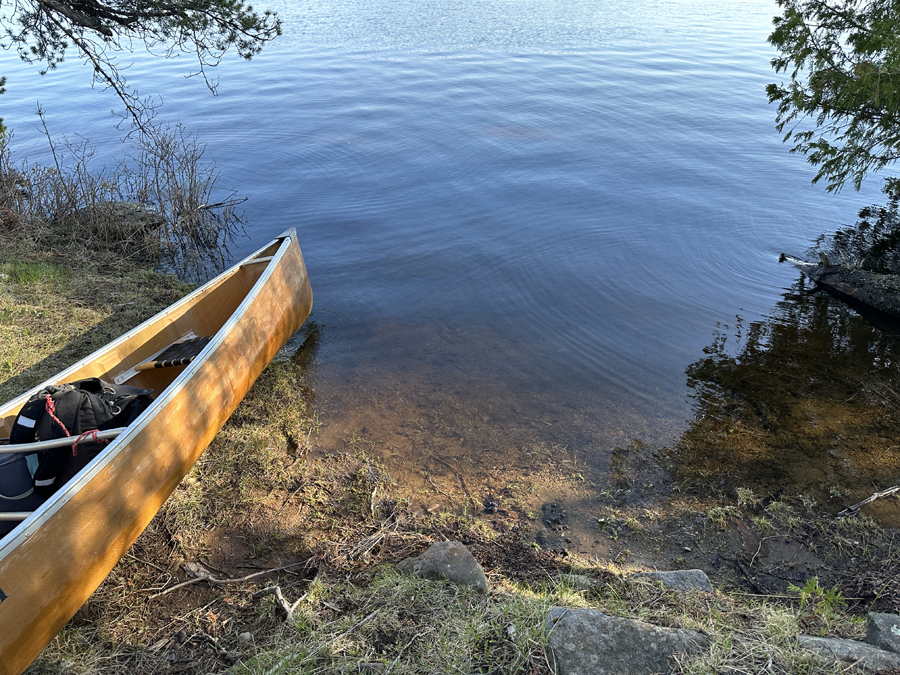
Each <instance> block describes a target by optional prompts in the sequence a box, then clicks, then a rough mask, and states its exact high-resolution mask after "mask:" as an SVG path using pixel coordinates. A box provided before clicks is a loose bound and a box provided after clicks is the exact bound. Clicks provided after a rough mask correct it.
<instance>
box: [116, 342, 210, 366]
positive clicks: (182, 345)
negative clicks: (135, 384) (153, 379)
mask: <svg viewBox="0 0 900 675" xmlns="http://www.w3.org/2000/svg"><path fill="white" fill-rule="evenodd" d="M211 339H212V337H211V336H209V335H207V336H206V337H193V338H188V339H187V340H179V341H178V342H175V343H173V344H171V345H169V346H168V347H166V348H165V349H164V350H163V351H162V352H160V353H159V354H157V355H155V356H153V357H151V358H150V359H148V360H146V361H144V362H143V363H139V364H138V365H137V366H135V368H134V369H135V370H137V371H141V370H150V369H152V368H169V367H171V366H186V365H187V364H189V363H190V362H191V361H193V360H194V358H195V357H196V356H197V354H199V353H200V352H201V351H203V348H204V347H205V346H206V345H207V343H208V342H209V341H210V340H211Z"/></svg>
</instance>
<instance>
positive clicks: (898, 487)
mask: <svg viewBox="0 0 900 675" xmlns="http://www.w3.org/2000/svg"><path fill="white" fill-rule="evenodd" d="M898 491H900V485H895V486H893V487H889V488H888V489H887V490H882V491H881V492H876V493H875V494H873V495H872V496H870V497H866V498H865V499H863V500H862V501H861V502H859V503H858V504H854V505H853V506H848V507H847V508H846V509H844V510H843V511H841V512H840V513H838V518H840V517H841V516H849V515H850V514H853V513H856V512H857V511H859V510H860V509H861V508H862V507H864V506H865V505H866V504H869V503H871V502H874V501H875V500H876V499H881V498H882V497H889V496H891V495H892V494H894V493H895V492H898Z"/></svg>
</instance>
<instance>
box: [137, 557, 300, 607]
mask: <svg viewBox="0 0 900 675" xmlns="http://www.w3.org/2000/svg"><path fill="white" fill-rule="evenodd" d="M305 564H306V563H305V562H296V563H291V564H290V565H284V566H282V567H274V568H272V569H270V570H263V571H262V572H254V573H253V574H248V575H247V576H245V577H241V578H240V579H216V578H215V577H214V576H213V575H212V574H210V573H209V570H207V569H206V568H205V567H203V566H201V565H200V564H198V563H193V564H191V563H185V566H184V567H185V570H187V572H188V574H194V575H195V577H194V578H193V579H188V580H187V581H182V582H181V583H180V584H175V585H174V586H172V587H171V588H167V589H166V590H164V591H161V592H160V593H156V594H154V595H151V596H150V599H151V600H155V599H156V598H159V597H161V596H163V595H166V594H168V593H171V592H172V591H177V590H178V589H179V588H184V587H185V586H190V585H191V584H196V583H197V582H198V581H208V582H209V583H211V584H241V583H244V582H245V581H249V580H250V579H253V578H254V577H261V576H262V575H263V574H269V573H271V572H280V571H281V570H286V569H290V568H291V567H297V566H298V565H305Z"/></svg>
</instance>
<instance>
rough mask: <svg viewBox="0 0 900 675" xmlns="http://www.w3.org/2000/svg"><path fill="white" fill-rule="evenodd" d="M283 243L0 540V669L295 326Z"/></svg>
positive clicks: (14, 672) (44, 640)
mask: <svg viewBox="0 0 900 675" xmlns="http://www.w3.org/2000/svg"><path fill="white" fill-rule="evenodd" d="M288 244H290V245H285V246H283V247H281V248H279V249H278V256H277V260H273V261H272V262H270V263H269V264H268V266H267V269H266V271H265V272H264V273H263V275H262V276H261V277H260V279H259V280H258V281H257V282H256V283H255V284H254V286H253V289H252V291H251V293H249V294H248V295H247V297H245V298H244V300H243V301H242V302H241V304H240V306H239V307H238V310H236V311H235V313H234V314H233V315H232V316H231V317H230V318H229V319H228V321H227V322H226V323H225V325H223V326H222V327H221V329H220V330H219V331H218V332H217V333H216V335H215V336H214V338H213V340H212V341H211V344H210V346H208V347H207V349H206V350H204V353H203V354H201V356H200V357H198V358H197V359H196V360H195V362H194V363H192V364H191V365H190V366H188V367H187V368H186V369H185V370H184V371H183V372H182V373H181V374H180V375H179V376H178V377H177V378H176V379H175V381H174V382H172V383H171V384H170V385H169V386H168V387H167V388H166V389H165V390H164V391H163V392H162V393H161V394H160V396H159V397H158V398H157V399H156V400H155V401H154V403H153V405H151V407H150V408H148V409H147V411H145V413H144V414H142V416H141V417H140V418H138V420H136V421H135V423H134V424H133V425H132V427H130V428H129V429H128V430H127V431H126V432H125V433H124V434H122V435H121V436H120V437H119V438H117V439H116V441H115V442H114V444H112V445H111V446H110V449H109V450H108V451H107V452H104V453H103V454H101V455H100V456H99V457H98V458H97V459H96V460H94V462H92V464H91V465H90V466H89V467H88V468H87V469H86V470H85V471H84V472H83V473H82V474H80V475H79V476H77V477H76V478H75V479H73V481H72V482H71V484H69V485H66V486H64V487H63V489H62V490H60V492H59V493H57V495H55V496H54V498H53V499H52V500H51V501H50V502H48V503H47V504H45V505H44V506H43V507H42V508H41V509H40V510H39V511H38V512H36V514H35V516H33V517H32V518H31V519H29V521H32V520H33V521H34V522H29V521H26V523H24V524H23V525H22V526H20V527H19V529H18V530H16V531H15V532H14V533H12V534H11V535H9V536H8V537H7V539H8V540H9V541H7V540H6V539H5V540H4V541H3V542H2V544H0V675H18V674H19V673H21V672H22V671H23V670H24V669H25V668H27V667H28V665H29V664H30V663H31V662H32V661H33V660H34V658H35V657H36V656H37V655H38V654H39V653H40V651H41V650H42V649H43V648H44V647H45V646H46V645H47V644H48V643H49V642H50V640H52V639H53V637H54V636H55V635H56V633H57V632H58V631H59V630H60V629H61V628H62V627H63V625H64V624H65V623H66V622H67V621H68V620H69V619H70V618H71V617H72V616H73V615H74V614H75V612H76V611H77V610H78V609H79V608H80V607H81V605H82V604H83V603H84V602H85V601H86V600H87V598H88V597H89V596H90V595H91V593H92V592H93V591H94V590H95V589H96V588H97V586H99V585H100V583H101V582H102V581H103V580H104V579H105V578H106V576H107V575H108V574H109V572H110V570H111V569H112V568H113V567H114V566H115V565H116V563H117V562H118V560H119V559H120V558H121V557H122V556H123V555H124V553H125V552H126V551H127V550H128V548H129V547H130V546H131V544H132V543H133V542H134V540H135V539H137V537H138V536H139V535H140V533H141V532H142V531H143V530H144V528H145V527H146V526H147V524H148V523H149V522H150V520H151V519H152V518H153V516H154V515H155V514H156V512H157V511H158V510H159V508H160V507H161V506H162V504H163V502H164V501H165V500H166V498H167V497H168V496H169V495H170V494H171V492H172V491H173V490H174V489H175V487H176V486H177V485H178V483H179V482H180V481H181V479H182V478H183V477H184V476H185V474H187V472H188V471H189V470H190V468H191V467H192V466H193V464H194V463H195V462H196V461H197V459H198V457H199V456H200V454H201V453H202V452H203V450H204V449H205V448H206V447H207V446H208V445H209V443H210V442H211V441H212V439H213V437H214V436H215V435H216V433H218V431H219V430H220V429H221V427H222V426H223V425H224V424H225V421H226V420H227V419H228V417H229V416H230V415H231V413H232V412H233V411H234V409H235V408H236V407H237V405H238V404H239V403H240V401H241V400H242V399H243V397H244V396H245V395H246V393H247V391H248V390H249V389H250V387H251V386H252V385H253V383H254V382H255V380H256V379H257V377H258V376H259V374H260V373H261V372H262V371H263V369H264V368H265V367H266V365H267V364H268V363H269V362H270V361H271V360H272V358H274V356H275V354H276V353H277V352H278V350H279V349H280V348H281V347H282V346H283V345H284V344H285V343H286V342H287V340H288V339H289V338H290V336H291V335H292V334H293V333H294V332H295V331H296V330H297V329H298V328H299V327H300V326H301V324H302V323H303V322H304V321H305V319H306V317H307V316H308V315H309V312H310V310H311V308H312V292H311V290H310V286H309V280H308V278H307V274H306V269H305V266H304V263H303V258H302V255H301V253H300V249H299V246H297V244H296V239H295V235H292V236H291V237H290V241H289V242H288ZM151 321H153V320H152V319H151ZM101 351H102V350H101ZM90 358H91V357H88V359H90ZM114 446H115V447H114ZM38 516H40V517H39V518H38Z"/></svg>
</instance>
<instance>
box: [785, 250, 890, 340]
mask: <svg viewBox="0 0 900 675" xmlns="http://www.w3.org/2000/svg"><path fill="white" fill-rule="evenodd" d="M780 261H782V262H784V261H788V262H792V263H794V264H795V265H796V266H797V267H799V268H800V270H801V271H802V272H803V274H804V275H806V277H808V278H809V279H810V280H811V281H813V282H814V283H815V284H816V287H817V288H820V289H822V290H824V291H826V292H827V293H828V294H829V295H831V296H833V297H835V298H837V299H838V300H841V301H843V302H846V303H847V304H848V305H850V306H851V307H852V308H853V309H855V310H856V311H858V312H859V313H860V314H861V315H862V316H863V317H864V318H866V319H868V320H869V321H871V322H872V323H874V324H875V325H877V326H879V327H882V328H884V327H886V326H885V324H888V326H887V327H889V328H891V329H893V330H897V329H898V328H900V275H896V274H881V273H879V272H869V271H867V270H861V269H854V268H851V267H847V266H845V265H833V264H830V263H829V262H828V260H827V258H825V257H824V256H822V260H821V262H820V263H819V264H814V263H808V262H805V261H803V260H799V259H797V258H794V257H792V256H787V255H784V254H782V256H781V258H780Z"/></svg>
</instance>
